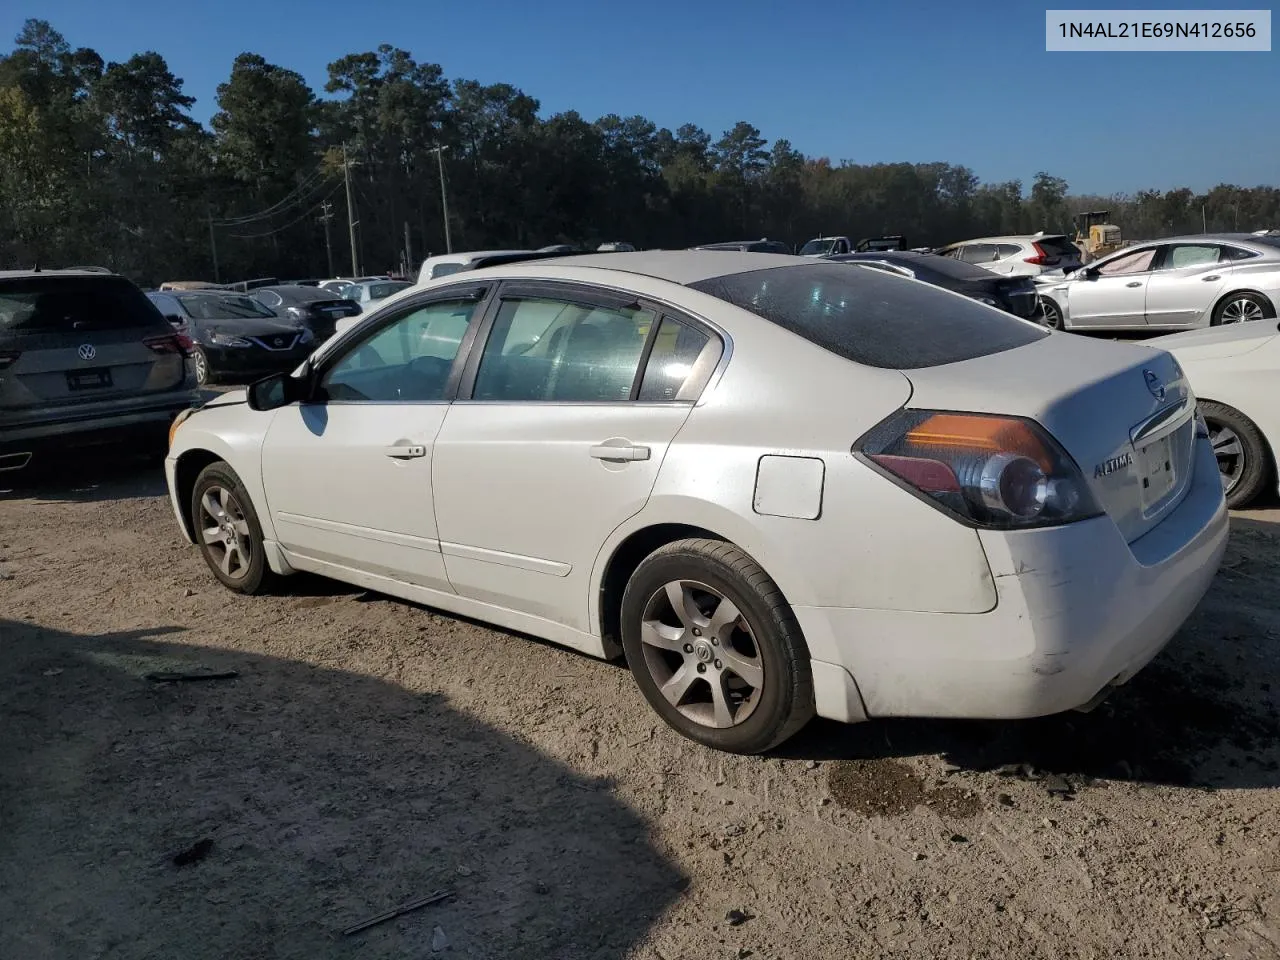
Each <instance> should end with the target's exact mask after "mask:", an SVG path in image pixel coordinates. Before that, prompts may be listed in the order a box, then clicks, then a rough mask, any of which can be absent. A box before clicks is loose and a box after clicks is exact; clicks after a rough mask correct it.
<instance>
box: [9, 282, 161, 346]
mask: <svg viewBox="0 0 1280 960" xmlns="http://www.w3.org/2000/svg"><path fill="white" fill-rule="evenodd" d="M161 324H163V325H164V326H166V327H167V326H168V324H167V322H166V321H165V320H164V318H163V317H162V316H161V315H160V311H159V310H157V309H156V308H155V306H154V305H153V304H152V303H151V301H150V300H148V299H147V297H146V294H144V293H143V292H142V291H141V290H139V289H138V288H137V287H135V286H134V285H133V284H132V283H130V282H129V281H128V280H126V279H125V278H124V277H109V276H104V277H66V276H62V277H60V276H54V275H49V276H44V277H39V276H33V277H18V278H16V279H13V280H0V330H39V331H46V332H57V331H72V330H124V329H128V328H130V327H150V326H159V325H161Z"/></svg>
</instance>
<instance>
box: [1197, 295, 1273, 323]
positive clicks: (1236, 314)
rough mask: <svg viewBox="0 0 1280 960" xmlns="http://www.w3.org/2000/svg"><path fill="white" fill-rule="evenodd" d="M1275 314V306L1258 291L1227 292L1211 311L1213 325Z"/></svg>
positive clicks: (1246, 320) (1264, 317) (1242, 321)
mask: <svg viewBox="0 0 1280 960" xmlns="http://www.w3.org/2000/svg"><path fill="white" fill-rule="evenodd" d="M1275 315H1276V310H1275V307H1273V306H1272V305H1271V301H1270V300H1268V299H1267V298H1266V297H1264V296H1263V295H1262V294H1260V293H1232V294H1228V295H1227V296H1226V297H1224V298H1223V299H1222V302H1221V303H1219V304H1218V307H1217V309H1216V310H1214V311H1213V318H1212V319H1213V326H1215V327H1216V326H1219V325H1221V324H1224V323H1248V322H1250V321H1252V320H1265V319H1267V318H1268V317H1274V316H1275Z"/></svg>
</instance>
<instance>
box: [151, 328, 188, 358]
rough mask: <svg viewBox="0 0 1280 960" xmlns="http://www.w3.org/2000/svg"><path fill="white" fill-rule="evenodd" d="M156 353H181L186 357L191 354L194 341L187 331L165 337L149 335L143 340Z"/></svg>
mask: <svg viewBox="0 0 1280 960" xmlns="http://www.w3.org/2000/svg"><path fill="white" fill-rule="evenodd" d="M142 342H143V343H144V344H146V345H147V346H148V347H150V348H151V349H152V350H154V351H155V352H156V353H180V354H182V356H184V357H189V356H191V349H192V347H194V346H195V343H194V341H192V339H191V338H190V337H188V336H187V335H186V334H185V333H171V334H169V335H168V336H165V337H148V338H147V339H146V340H143V341H142Z"/></svg>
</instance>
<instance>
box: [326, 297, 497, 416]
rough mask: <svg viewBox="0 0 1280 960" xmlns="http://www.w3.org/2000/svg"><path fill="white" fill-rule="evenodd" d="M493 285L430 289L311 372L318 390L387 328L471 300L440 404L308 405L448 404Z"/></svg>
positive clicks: (487, 308) (489, 305)
mask: <svg viewBox="0 0 1280 960" xmlns="http://www.w3.org/2000/svg"><path fill="white" fill-rule="evenodd" d="M496 286H497V285H496V284H493V283H488V284H483V283H475V282H471V283H466V284H458V285H457V286H455V287H449V288H446V289H433V290H429V291H427V292H425V293H423V294H422V295H420V296H417V297H414V298H412V299H411V300H407V301H403V302H401V303H399V304H397V305H396V309H395V310H392V311H390V312H388V313H387V314H386V315H385V316H382V317H379V318H378V321H377V323H375V324H373V325H371V326H369V327H365V328H363V329H361V330H360V331H359V333H358V334H357V335H355V336H352V337H351V338H350V339H349V340H348V341H347V342H345V343H343V344H341V346H340V349H337V350H333V351H331V352H329V353H326V354H325V355H324V356H323V357H322V358H321V360H320V363H319V364H317V365H316V367H315V368H314V369H313V370H312V371H311V384H312V389H313V390H315V391H317V392H318V390H319V386H320V381H321V380H323V379H324V377H325V375H326V374H327V373H328V372H329V371H330V370H331V369H332V368H333V367H334V366H335V365H336V364H338V363H341V362H342V361H343V360H344V359H345V358H346V357H347V356H349V355H350V353H351V352H352V351H353V350H356V349H358V348H359V347H360V346H361V345H363V344H365V343H367V342H368V341H369V340H370V339H371V338H373V337H376V336H377V335H378V334H379V333H381V332H382V331H383V330H385V329H386V328H387V327H389V326H391V325H393V324H395V323H399V322H400V321H401V320H403V319H404V318H405V317H407V316H410V315H411V314H414V313H416V312H418V311H419V310H421V309H423V308H424V307H429V306H431V305H432V304H434V303H450V302H453V301H457V300H474V301H475V303H476V309H475V311H474V312H473V313H472V314H471V322H470V323H468V324H467V331H466V333H464V334H463V335H462V342H461V343H460V344H458V354H457V356H456V357H454V359H453V364H452V366H451V367H450V369H449V378H448V380H447V381H446V382H445V388H444V392H443V393H442V394H441V396H440V399H439V400H414V401H408V400H406V401H389V400H328V399H327V398H324V397H316V399H314V400H312V401H310V402H312V403H362V404H363V403H392V402H395V403H400V402H404V403H414V404H438V403H451V402H452V401H453V400H454V399H455V398H456V397H457V396H458V385H459V383H460V382H461V380H462V374H463V370H464V367H465V365H466V364H467V362H468V361H469V359H470V354H471V352H472V346H473V345H474V344H475V342H476V336H477V331H478V330H479V328H480V325H481V323H482V322H483V320H484V319H485V317H486V316H487V314H488V312H489V311H490V310H491V309H492V307H493V304H494V301H495V298H494V288H495V287H496Z"/></svg>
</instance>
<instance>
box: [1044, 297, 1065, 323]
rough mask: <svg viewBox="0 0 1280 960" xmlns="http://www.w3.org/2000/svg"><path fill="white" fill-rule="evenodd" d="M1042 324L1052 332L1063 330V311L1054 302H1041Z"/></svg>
mask: <svg viewBox="0 0 1280 960" xmlns="http://www.w3.org/2000/svg"><path fill="white" fill-rule="evenodd" d="M1040 322H1041V323H1043V324H1044V325H1045V326H1046V327H1048V328H1049V329H1050V330H1061V329H1062V311H1061V310H1060V309H1058V305H1057V304H1056V303H1054V302H1053V301H1052V300H1045V299H1041V300H1040Z"/></svg>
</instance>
